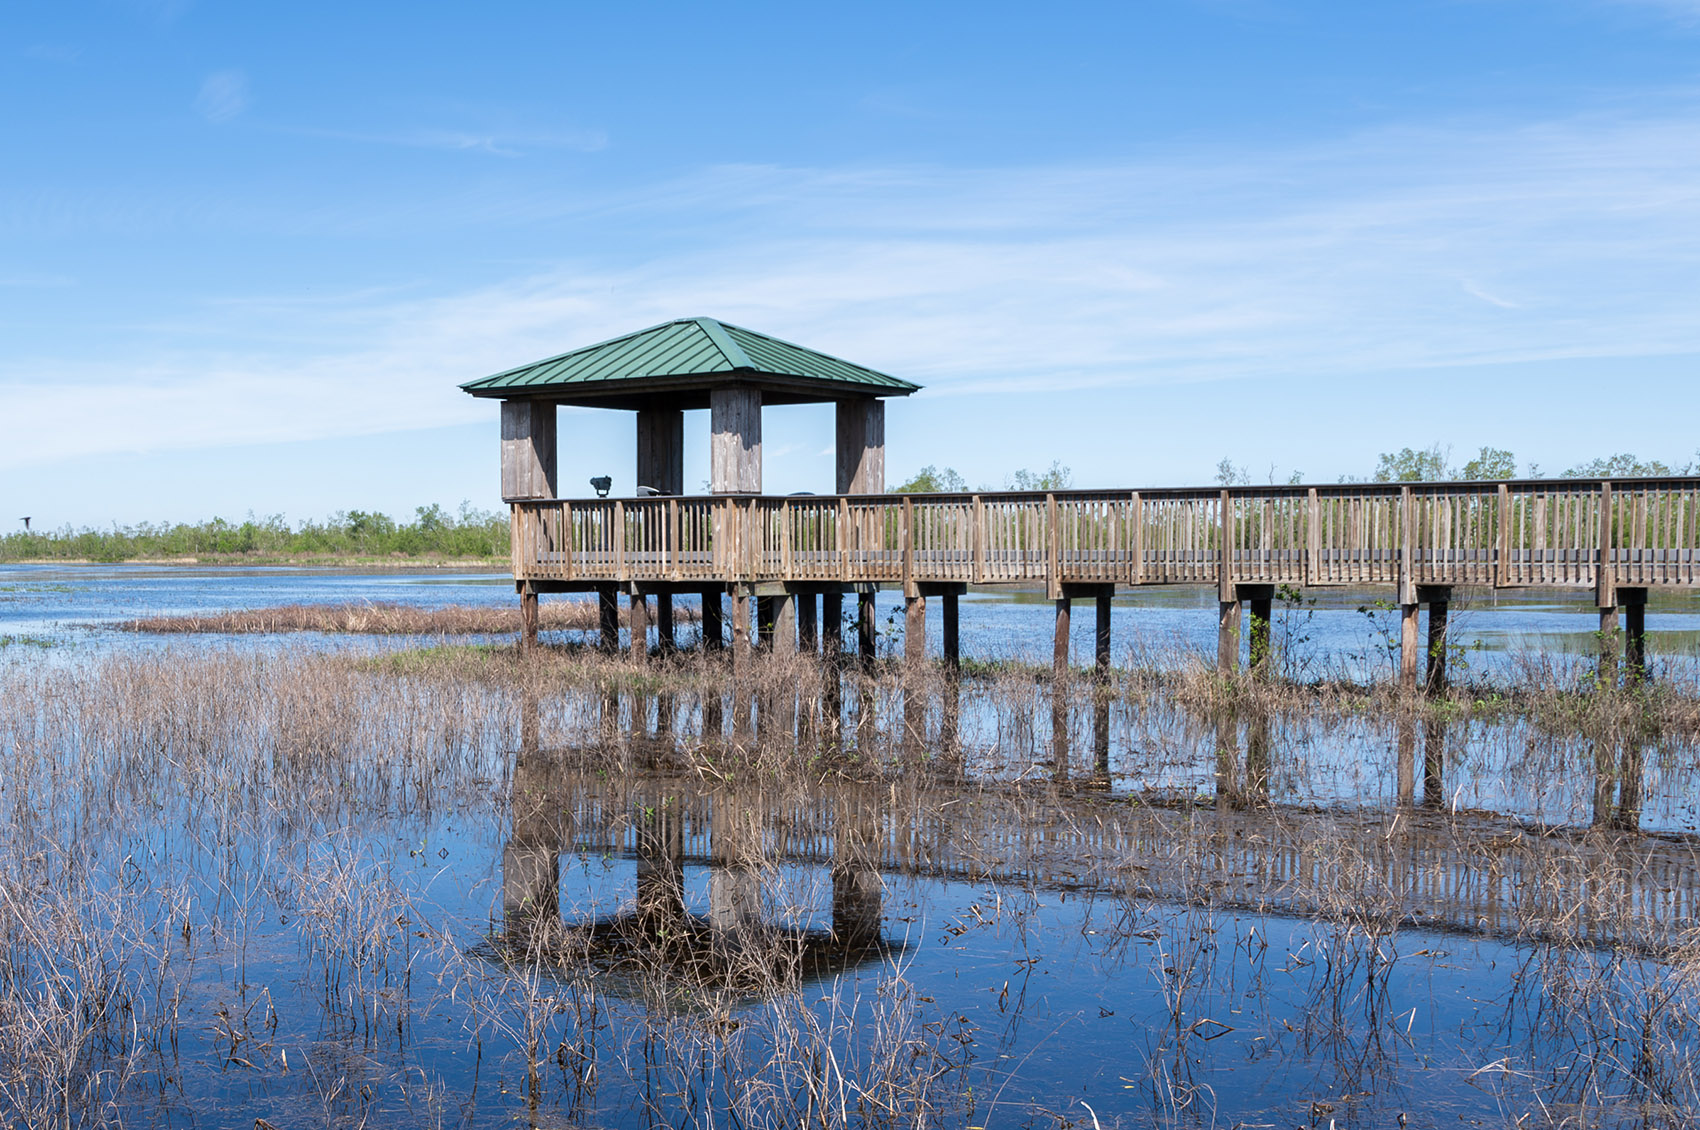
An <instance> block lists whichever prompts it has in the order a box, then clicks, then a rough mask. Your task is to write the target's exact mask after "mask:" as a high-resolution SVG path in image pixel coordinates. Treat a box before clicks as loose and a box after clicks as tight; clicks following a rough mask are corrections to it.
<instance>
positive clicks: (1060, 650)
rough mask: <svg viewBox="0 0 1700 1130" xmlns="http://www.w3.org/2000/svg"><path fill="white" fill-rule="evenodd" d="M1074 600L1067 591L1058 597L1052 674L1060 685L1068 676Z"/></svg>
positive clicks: (1052, 653)
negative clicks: (1070, 620)
mask: <svg viewBox="0 0 1700 1130" xmlns="http://www.w3.org/2000/svg"><path fill="white" fill-rule="evenodd" d="M1073 611H1074V601H1073V599H1072V598H1070V597H1069V595H1068V594H1067V593H1064V594H1063V595H1062V596H1061V597H1059V598H1057V624H1056V631H1055V634H1054V635H1053V637H1052V639H1051V675H1052V677H1053V678H1054V679H1055V680H1056V682H1057V683H1058V684H1059V685H1060V684H1061V683H1062V682H1063V681H1064V680H1065V679H1067V678H1068V635H1069V619H1070V615H1071V614H1072V613H1073Z"/></svg>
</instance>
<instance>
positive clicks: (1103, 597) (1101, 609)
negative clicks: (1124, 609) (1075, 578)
mask: <svg viewBox="0 0 1700 1130" xmlns="http://www.w3.org/2000/svg"><path fill="white" fill-rule="evenodd" d="M1115 595H1116V590H1115V586H1113V585H1105V586H1103V587H1101V588H1100V589H1099V590H1098V592H1097V605H1098V607H1097V613H1098V617H1097V632H1096V635H1095V637H1094V642H1095V643H1096V645H1097V646H1096V649H1095V650H1096V653H1097V654H1096V655H1095V657H1094V658H1095V659H1096V661H1097V662H1096V667H1097V671H1098V678H1099V679H1100V680H1102V679H1108V678H1109V677H1110V608H1111V603H1112V601H1113V600H1114V598H1115ZM1105 724H1106V725H1108V720H1107V716H1106V723H1105Z"/></svg>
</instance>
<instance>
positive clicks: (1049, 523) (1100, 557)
mask: <svg viewBox="0 0 1700 1130" xmlns="http://www.w3.org/2000/svg"><path fill="white" fill-rule="evenodd" d="M687 511H689V513H690V514H691V515H692V517H691V518H690V519H689V521H690V533H689V535H688V536H687V535H686V532H685V514H686V512H687ZM512 515H513V520H512V538H513V541H512V551H511V559H512V563H513V568H514V575H515V577H516V578H517V579H519V580H558V581H566V582H582V583H586V584H591V583H606V582H624V581H629V582H636V583H684V582H685V581H686V580H690V581H701V582H704V583H715V582H725V583H732V582H754V581H798V582H802V581H808V582H825V583H843V584H853V583H882V582H892V581H900V582H901V583H902V584H903V587H904V591H905V592H907V593H909V594H910V595H912V596H913V595H918V594H919V592H920V591H921V590H920V587H919V586H922V585H926V584H937V583H953V584H954V583H962V582H964V581H967V582H970V583H976V584H1000V583H1007V584H1041V585H1043V586H1044V588H1045V590H1046V592H1047V594H1049V595H1051V596H1053V597H1058V596H1060V595H1061V594H1062V592H1063V583H1064V578H1065V576H1066V578H1067V581H1068V582H1069V583H1071V584H1072V583H1087V584H1210V583H1215V584H1216V585H1218V586H1219V587H1220V588H1221V592H1222V594H1223V596H1222V599H1224V600H1232V599H1233V587H1234V586H1235V585H1236V584H1246V583H1256V584H1271V583H1273V584H1291V585H1322V584H1331V585H1376V584H1392V585H1395V586H1396V587H1397V590H1398V594H1399V600H1400V602H1401V603H1411V602H1414V601H1415V599H1416V588H1417V586H1418V585H1419V584H1422V585H1484V586H1492V587H1499V588H1506V587H1513V586H1532V585H1542V586H1572V587H1584V586H1594V587H1595V588H1596V589H1597V590H1598V594H1599V598H1600V600H1601V601H1602V602H1603V601H1608V600H1614V599H1615V590H1616V588H1617V587H1618V586H1620V585H1625V586H1635V587H1641V586H1646V585H1654V586H1667V587H1668V586H1680V587H1700V477H1693V476H1681V477H1676V476H1673V477H1667V478H1658V479H1636V480H1606V479H1543V480H1521V481H1519V480H1512V481H1507V482H1471V483H1464V484H1448V483H1421V484H1410V483H1339V484H1330V485H1326V486H1320V485H1319V486H1306V487H1295V486H1289V485H1286V484H1282V485H1278V486H1272V487H1227V488H1223V487H1214V488H1208V489H1201V488H1190V489H1185V490H1158V491H1149V490H1138V491H999V492H989V493H979V492H976V493H972V494H897V493H894V494H880V495H826V496H813V497H808V498H807V499H803V498H796V497H792V498H787V497H783V496H768V497H762V496H739V497H737V498H727V499H720V500H715V501H714V502H712V503H711V504H708V505H707V506H703V505H701V504H699V503H697V502H695V501H693V500H692V499H690V498H678V497H672V498H667V497H663V498H636V499H624V498H621V499H571V500H567V499H526V500H520V501H516V502H514V503H512ZM799 526H800V527H801V529H798V528H794V527H799ZM705 539H706V540H705ZM652 543H653V544H652Z"/></svg>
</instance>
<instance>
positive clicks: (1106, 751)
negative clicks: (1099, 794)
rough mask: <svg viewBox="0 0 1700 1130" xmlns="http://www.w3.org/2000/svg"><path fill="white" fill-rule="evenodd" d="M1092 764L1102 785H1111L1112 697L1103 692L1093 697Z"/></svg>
mask: <svg viewBox="0 0 1700 1130" xmlns="http://www.w3.org/2000/svg"><path fill="white" fill-rule="evenodd" d="M1092 764H1093V769H1094V770H1095V773H1096V776H1097V778H1098V781H1099V783H1100V784H1102V785H1105V786H1108V785H1109V783H1110V696H1109V693H1108V692H1106V691H1103V690H1100V691H1098V693H1096V694H1094V695H1093V696H1092Z"/></svg>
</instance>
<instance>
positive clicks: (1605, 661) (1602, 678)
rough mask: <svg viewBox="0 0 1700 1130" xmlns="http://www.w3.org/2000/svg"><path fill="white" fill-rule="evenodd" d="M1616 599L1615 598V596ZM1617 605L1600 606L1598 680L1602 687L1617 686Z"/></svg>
mask: <svg viewBox="0 0 1700 1130" xmlns="http://www.w3.org/2000/svg"><path fill="white" fill-rule="evenodd" d="M1614 599H1615V598H1614ZM1617 637H1618V631H1617V605H1615V604H1613V605H1610V606H1607V605H1603V604H1602V605H1601V606H1600V658H1599V666H1598V669H1597V672H1596V676H1595V677H1596V680H1597V682H1598V684H1599V685H1600V686H1602V687H1615V686H1617Z"/></svg>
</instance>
